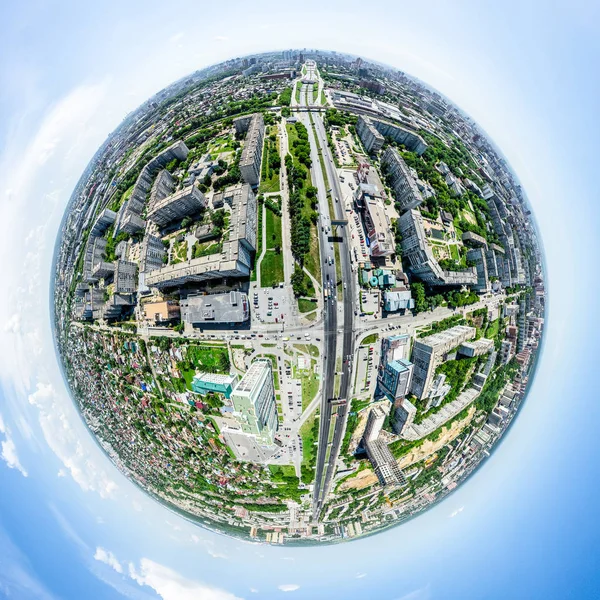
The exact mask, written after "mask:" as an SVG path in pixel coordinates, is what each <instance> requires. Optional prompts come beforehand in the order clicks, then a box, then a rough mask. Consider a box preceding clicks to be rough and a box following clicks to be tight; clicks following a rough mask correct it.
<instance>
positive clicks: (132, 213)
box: [113, 140, 189, 236]
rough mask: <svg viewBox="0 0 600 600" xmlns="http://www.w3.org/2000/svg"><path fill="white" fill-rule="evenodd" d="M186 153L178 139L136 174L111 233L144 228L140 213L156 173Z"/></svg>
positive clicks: (187, 151)
mask: <svg viewBox="0 0 600 600" xmlns="http://www.w3.org/2000/svg"><path fill="white" fill-rule="evenodd" d="M188 153H189V149H188V147H187V146H186V145H185V143H184V142H182V141H181V140H179V141H177V142H175V143H174V144H171V145H170V146H169V147H168V148H165V149H164V150H163V151H162V152H160V153H159V154H157V155H156V156H155V157H154V158H153V159H152V160H150V161H149V162H148V163H147V164H146V165H145V166H144V168H143V169H142V171H141V172H140V174H139V175H138V178H137V180H136V182H135V184H134V186H133V190H132V192H131V194H130V196H129V198H127V199H126V200H125V202H123V205H122V206H121V208H120V209H119V214H118V217H117V222H116V223H115V229H114V234H113V235H115V236H116V235H117V234H118V233H119V232H120V231H126V232H127V233H130V234H133V233H136V232H137V231H143V230H144V229H145V227H146V221H145V220H144V219H143V218H142V213H143V212H144V207H145V206H146V199H147V198H148V195H149V194H150V193H151V190H152V185H153V182H154V178H155V176H156V174H157V173H158V172H159V171H160V170H161V169H163V168H164V167H166V166H167V165H168V164H169V163H170V162H171V161H173V160H179V161H181V160H185V159H186V158H187V155H188Z"/></svg>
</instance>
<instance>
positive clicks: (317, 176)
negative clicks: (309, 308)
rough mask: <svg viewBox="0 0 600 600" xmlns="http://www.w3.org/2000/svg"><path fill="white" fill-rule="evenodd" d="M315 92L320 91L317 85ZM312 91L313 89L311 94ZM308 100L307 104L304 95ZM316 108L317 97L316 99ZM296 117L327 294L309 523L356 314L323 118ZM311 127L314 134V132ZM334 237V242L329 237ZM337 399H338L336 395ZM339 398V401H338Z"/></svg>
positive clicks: (342, 424) (338, 416)
mask: <svg viewBox="0 0 600 600" xmlns="http://www.w3.org/2000/svg"><path fill="white" fill-rule="evenodd" d="M307 76H310V79H313V80H315V79H317V78H318V75H317V73H316V68H315V67H312V66H308V69H307ZM308 87H311V88H312V86H307V85H302V88H301V91H300V105H304V106H309V107H310V106H311V105H312V104H313V98H314V95H312V94H307V92H308V91H309V90H308V89H307V88H308ZM317 89H318V86H317ZM311 91H312V90H311ZM308 95H311V96H312V98H310V101H308V98H307V96H308ZM317 103H318V98H317ZM298 118H299V119H301V121H302V122H303V123H304V125H305V126H306V128H307V130H308V138H309V142H310V148H311V161H312V168H311V174H312V181H313V185H314V186H315V187H316V188H317V190H318V194H317V198H318V201H319V214H320V221H319V227H318V233H319V247H320V250H321V252H320V254H321V275H322V281H323V285H322V287H323V290H324V291H325V294H326V299H325V309H324V315H323V326H324V350H323V360H324V364H323V377H324V381H323V387H322V395H321V412H320V424H319V439H318V449H317V462H316V469H315V480H314V489H313V518H314V519H315V520H318V517H319V515H320V513H321V511H322V509H323V506H324V505H325V503H326V500H327V495H328V493H329V490H330V488H331V483H332V481H333V478H334V476H335V471H336V462H337V459H338V456H339V452H340V447H341V444H342V440H343V437H344V432H345V430H346V422H347V417H348V395H349V391H350V380H351V377H350V375H351V372H352V358H353V356H354V331H353V330H354V311H355V306H356V302H355V293H356V292H355V283H354V277H353V274H352V265H351V259H350V246H349V244H348V239H347V235H346V229H345V227H340V228H339V231H336V230H335V228H333V227H332V224H331V219H330V216H331V218H332V219H333V220H337V221H341V220H343V219H345V215H344V213H343V207H342V203H341V202H340V199H341V197H342V194H341V190H340V184H339V178H338V174H337V171H336V169H335V164H334V162H333V157H332V156H331V153H330V151H329V147H328V146H327V137H326V134H325V125H324V123H323V119H322V117H321V115H320V114H319V113H317V112H314V113H313V112H308V113H302V114H300V113H299V114H298ZM313 123H314V129H313ZM320 155H321V156H322V157H323V162H324V165H325V175H326V179H327V180H326V179H325V177H324V176H323V170H322V168H321V160H320ZM329 195H331V197H332V198H333V199H334V200H333V215H331V214H330V206H329V198H328V197H329ZM334 232H335V238H334V237H333V235H334ZM333 243H337V244H339V253H338V256H339V261H340V265H339V267H340V269H339V273H340V274H341V281H338V276H337V270H336V263H335V253H334V252H333ZM338 293H339V294H341V295H342V297H343V302H342V303H341V307H338ZM338 308H340V309H341V312H342V313H343V326H342V328H341V329H340V330H338ZM340 333H341V336H342V340H341V342H342V343H341V357H340V358H341V360H340V363H341V371H337V369H336V366H337V364H338V335H339V334H340ZM338 375H339V377H340V380H339V389H338V390H337V394H336V390H335V383H336V376H338ZM336 395H337V399H334V396H336ZM338 399H339V400H338Z"/></svg>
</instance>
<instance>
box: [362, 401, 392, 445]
mask: <svg viewBox="0 0 600 600" xmlns="http://www.w3.org/2000/svg"><path fill="white" fill-rule="evenodd" d="M386 417H387V412H386V411H385V409H384V408H383V406H382V405H381V404H376V405H375V406H374V407H373V408H372V409H371V411H370V412H369V416H368V418H367V425H366V426H365V432H364V433H363V444H368V443H369V442H374V441H375V440H376V439H377V438H378V437H379V433H380V431H381V428H382V427H383V423H384V421H385V418H386Z"/></svg>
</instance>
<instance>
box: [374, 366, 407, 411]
mask: <svg viewBox="0 0 600 600" xmlns="http://www.w3.org/2000/svg"><path fill="white" fill-rule="evenodd" d="M412 372H413V364H412V363H411V362H410V361H409V360H407V359H406V358H401V359H399V360H392V361H389V362H387V363H386V364H385V366H383V368H381V367H380V369H379V372H378V374H377V383H378V384H379V387H380V389H381V391H382V392H383V393H384V394H385V395H386V396H387V397H388V398H389V400H390V401H391V402H395V401H396V400H397V399H399V398H404V397H405V396H406V394H407V392H408V390H409V389H410V383H411V380H412Z"/></svg>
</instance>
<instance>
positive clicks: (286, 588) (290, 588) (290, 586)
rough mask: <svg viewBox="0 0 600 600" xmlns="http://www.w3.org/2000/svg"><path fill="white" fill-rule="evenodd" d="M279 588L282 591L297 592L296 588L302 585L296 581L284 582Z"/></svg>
mask: <svg viewBox="0 0 600 600" xmlns="http://www.w3.org/2000/svg"><path fill="white" fill-rule="evenodd" d="M277 589H278V590H281V591H282V592H295V591H296V590H299V589H300V586H299V585H297V584H295V583H284V584H282V585H280V586H279V587H278V588H277Z"/></svg>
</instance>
